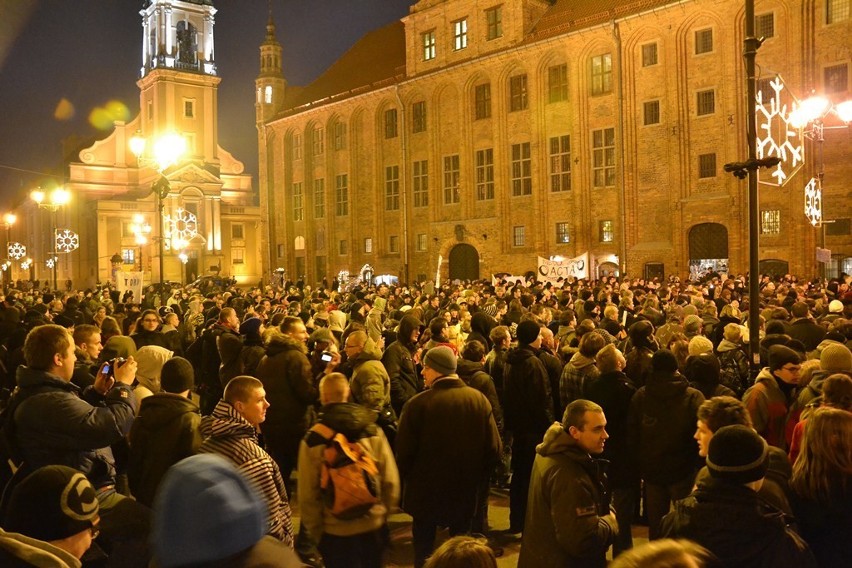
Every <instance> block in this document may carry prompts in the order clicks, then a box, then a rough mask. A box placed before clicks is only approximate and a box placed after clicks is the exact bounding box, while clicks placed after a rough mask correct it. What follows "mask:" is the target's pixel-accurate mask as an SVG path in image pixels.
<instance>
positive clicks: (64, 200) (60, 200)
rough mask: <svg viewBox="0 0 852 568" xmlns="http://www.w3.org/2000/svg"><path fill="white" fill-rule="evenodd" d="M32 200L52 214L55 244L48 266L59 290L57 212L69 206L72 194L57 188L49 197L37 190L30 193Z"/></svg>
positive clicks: (54, 288)
mask: <svg viewBox="0 0 852 568" xmlns="http://www.w3.org/2000/svg"><path fill="white" fill-rule="evenodd" d="M30 199H32V200H33V201H35V203H36V205H38V208H39V209H47V210H48V211H50V212H51V224H52V229H51V234H52V235H53V244H52V246H51V250H49V251H47V253H48V255H49V257H48V258H47V259H46V264H47V266H48V267H50V268H52V269H53V290H54V291H56V290H57V284H56V264H57V260H58V256H57V254H56V253H57V239H58V235H57V226H56V212H57V211H58V210H59V208H60V207H62V206H63V205H67V204H68V202H69V201H71V192H69V191H68V190H66V189H65V188H63V187H57V188H56V189H54V190H53V191H51V192H50V195H47V194H46V193H45V192H44V191H43V190H41V189H36V190H34V191H33V192H31V193H30Z"/></svg>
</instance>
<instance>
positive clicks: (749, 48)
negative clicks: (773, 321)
mask: <svg viewBox="0 0 852 568" xmlns="http://www.w3.org/2000/svg"><path fill="white" fill-rule="evenodd" d="M759 47H760V41H759V40H758V39H757V38H755V37H754V0H746V3H745V40H744V41H743V48H744V49H743V59H744V60H745V72H746V140H747V142H748V162H749V163H754V162H755V160H757V109H756V107H755V90H756V83H755V57H756V55H757V50H758V48H759ZM759 221H760V203H759V201H758V191H757V169H756V168H754V169H749V171H748V247H749V265H748V296H749V302H748V332H749V353H750V355H751V357H750V362H751V363H750V366H751V376H755V375H756V374H757V372H758V369H759V365H760V300H759V295H760V288H759V275H758V272H759V270H760V248H759V242H758V238H759V227H758V222H759Z"/></svg>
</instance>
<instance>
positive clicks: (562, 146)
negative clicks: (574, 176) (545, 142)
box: [550, 134, 571, 192]
mask: <svg viewBox="0 0 852 568" xmlns="http://www.w3.org/2000/svg"><path fill="white" fill-rule="evenodd" d="M570 190H571V137H570V136H568V135H567V134H566V135H565V136H555V137H553V138H551V139H550V191H553V192H559V191H570Z"/></svg>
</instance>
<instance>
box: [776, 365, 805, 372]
mask: <svg viewBox="0 0 852 568" xmlns="http://www.w3.org/2000/svg"><path fill="white" fill-rule="evenodd" d="M781 368H782V369H783V370H785V371H789V372H791V373H798V372H799V371H801V370H802V367H801V366H800V365H793V366H792V367H788V366H787V365H784V366H783V367H781Z"/></svg>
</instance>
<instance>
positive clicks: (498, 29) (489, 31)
mask: <svg viewBox="0 0 852 568" xmlns="http://www.w3.org/2000/svg"><path fill="white" fill-rule="evenodd" d="M450 36H451V40H450V47H451V48H452V50H453V51H461V50H463V49H467V45H468V18H467V17H464V18H459V19H458V20H453V21H452V22H450ZM502 36H503V7H502V6H494V7H493V8H488V9H487V10H485V39H486V40H489V41H490V40H492V39H497V38H499V37H502ZM420 45H421V46H422V48H423V51H422V55H423V61H431V60H432V59H435V57H437V56H438V30H437V29H431V30H429V31H426V32H423V33H422V34H420Z"/></svg>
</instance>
